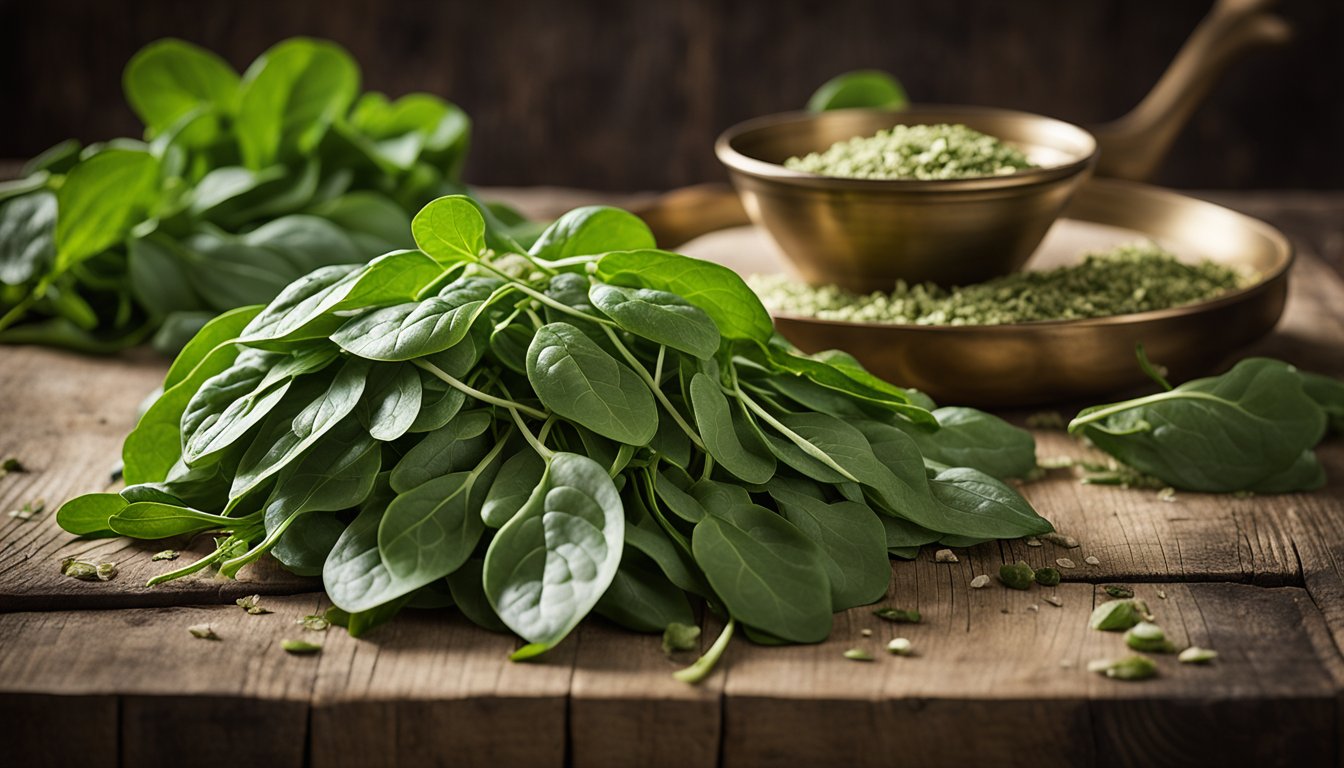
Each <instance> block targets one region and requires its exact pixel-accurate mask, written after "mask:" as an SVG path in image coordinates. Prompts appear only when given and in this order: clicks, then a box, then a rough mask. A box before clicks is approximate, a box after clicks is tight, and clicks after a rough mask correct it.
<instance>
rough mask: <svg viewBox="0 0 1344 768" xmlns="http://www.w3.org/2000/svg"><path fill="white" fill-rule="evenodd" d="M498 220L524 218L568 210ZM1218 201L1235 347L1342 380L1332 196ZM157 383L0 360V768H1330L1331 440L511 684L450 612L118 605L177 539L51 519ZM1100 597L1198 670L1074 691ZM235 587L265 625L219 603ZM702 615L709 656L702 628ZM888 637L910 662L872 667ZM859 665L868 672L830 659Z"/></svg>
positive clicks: (535, 204) (1338, 627) (595, 650)
mask: <svg viewBox="0 0 1344 768" xmlns="http://www.w3.org/2000/svg"><path fill="white" fill-rule="evenodd" d="M519 197H520V198H523V199H524V200H525V204H526V205H527V206H528V207H529V208H530V210H532V211H533V212H534V213H545V212H551V213H553V212H554V211H555V210H557V209H561V208H564V207H567V204H568V203H569V202H571V201H573V200H577V199H581V198H579V197H578V196H569V195H566V194H564V193H557V192H553V191H551V192H543V193H540V194H533V195H532V196H531V197H529V196H528V195H526V194H521V195H519ZM583 199H584V201H585V202H588V201H590V200H592V199H594V198H591V197H589V198H583ZM1223 202H1230V203H1232V204H1233V205H1234V206H1235V207H1241V208H1243V209H1247V208H1249V209H1253V210H1251V212H1252V213H1259V214H1260V215H1266V216H1267V217H1268V218H1271V219H1272V220H1280V221H1288V222H1292V223H1293V226H1290V227H1288V231H1289V234H1290V235H1292V236H1293V238H1294V241H1295V243H1296V244H1297V246H1298V248H1299V252H1300V254H1301V260H1300V261H1299V263H1298V266H1297V268H1296V272H1295V279H1294V280H1293V281H1292V289H1291V290H1292V294H1291V298H1290V301H1289V309H1288V313H1287V315H1286V316H1285V318H1284V321H1283V323H1282V324H1281V326H1280V328H1279V329H1278V331H1277V332H1276V333H1275V334H1274V335H1273V336H1272V337H1271V338H1269V339H1267V340H1265V341H1264V342H1263V343H1261V344H1260V345H1258V346H1257V348H1256V349H1255V350H1254V352H1255V353H1257V354H1270V355H1275V356H1282V357H1285V358H1287V359H1290V360H1292V361H1293V362H1296V363H1299V364H1301V365H1303V366H1306V367H1309V368H1312V369H1315V370H1322V371H1324V372H1327V373H1332V374H1334V375H1341V374H1344V354H1341V353H1342V352H1344V322H1342V320H1341V310H1340V307H1344V281H1342V280H1341V278H1340V276H1339V272H1338V271H1337V270H1339V269H1340V267H1341V265H1342V264H1344V230H1342V229H1341V225H1340V223H1339V222H1341V221H1344V218H1340V217H1338V216H1337V215H1336V214H1339V213H1344V198H1340V197H1336V198H1320V199H1318V198H1314V197H1313V198H1304V199H1301V200H1299V199H1296V198H1290V199H1288V200H1287V201H1286V202H1284V203H1283V205H1282V206H1281V207H1279V208H1275V207H1274V206H1273V204H1272V201H1269V200H1268V198H1264V197H1256V196H1245V197H1235V198H1229V199H1227V200H1224V201H1223ZM1256 206H1260V208H1259V209H1258V210H1255V208H1256ZM1267 211H1268V213H1266V212H1267ZM1276 216H1278V217H1281V218H1280V219H1275V217H1276ZM1295 227H1296V229H1295ZM165 368H166V365H165V363H164V362H163V361H161V360H157V359H155V358H154V357H152V356H150V355H148V354H143V353H139V354H131V355H127V356H122V357H120V358H114V359H95V358H87V357H80V356H75V355H68V354H63V353H58V352H52V351H47V350H38V349H19V348H0V455H3V456H9V455H16V456H19V457H20V458H21V459H22V460H23V461H24V463H25V464H26V465H28V467H29V468H30V470H31V471H29V472H27V473H22V474H9V475H6V476H4V477H0V513H3V512H5V511H8V510H10V509H14V508H17V507H18V506H19V505H21V504H23V503H24V502H26V501H29V500H31V499H33V498H36V497H39V496H41V497H45V499H46V500H47V502H48V503H47V511H46V513H45V514H44V515H41V516H38V517H36V518H34V519H33V520H29V521H21V520H18V519H17V518H12V517H10V516H8V515H4V514H0V718H4V722H7V723H10V724H14V725H16V726H17V727H15V728H14V729H13V733H14V736H12V737H11V738H10V739H9V740H8V742H9V743H8V745H7V752H6V759H5V760H4V761H2V762H3V763H4V764H13V765H70V764H74V763H78V764H80V765H85V766H104V765H106V766H115V765H122V766H140V765H146V766H148V765H162V764H165V763H170V762H171V763H180V762H191V763H193V764H197V765H202V766H209V765H216V764H219V765H225V764H229V765H237V764H240V761H242V764H258V765H267V766H270V765H276V766H296V767H297V766H305V765H306V766H362V765H375V764H385V765H404V766H419V765H449V764H451V765H490V766H510V765H540V766H623V765H641V766H650V767H652V766H661V765H676V766H714V765H722V766H765V765H829V764H847V765H854V766H867V765H874V766H876V765H892V764H896V763H901V762H904V761H906V760H908V759H918V760H919V761H920V762H925V763H931V764H951V763H961V764H971V765H999V764H1011V763H1018V762H1022V761H1024V760H1027V761H1030V762H1032V763H1035V764H1055V765H1097V766H1112V765H1114V766H1148V765H1199V764H1223V765H1243V764H1256V765H1288V764H1293V765H1312V766H1314V765H1340V764H1344V763H1342V762H1341V760H1342V759H1344V748H1342V747H1341V741H1340V733H1341V723H1344V703H1342V702H1344V655H1341V648H1344V442H1341V441H1339V440H1335V441H1334V442H1332V443H1328V444H1326V445H1325V446H1323V448H1322V453H1321V455H1322V461H1323V463H1324V464H1325V466H1326V470H1327V473H1328V475H1329V477H1330V485H1329V486H1327V488H1325V489H1323V490H1321V491H1318V492H1315V493H1310V494H1294V495H1286V496H1272V497H1271V496H1266V497H1251V498H1234V497H1229V496H1209V495H1202V494H1186V493H1178V494H1177V495H1176V498H1175V500H1173V501H1164V500H1161V499H1159V498H1158V496H1157V494H1156V492H1155V491H1153V490H1142V489H1121V488H1113V487H1104V486H1087V485H1082V484H1080V483H1079V482H1078V480H1077V478H1076V477H1074V476H1073V475H1072V473H1071V472H1070V471H1068V470H1056V471H1052V472H1050V473H1049V474H1048V475H1047V476H1046V477H1045V478H1044V479H1042V480H1039V481H1036V482H1032V483H1028V484H1026V485H1025V486H1023V491H1024V493H1025V494H1027V495H1028V497H1029V498H1030V499H1031V501H1032V503H1033V504H1035V505H1036V506H1037V508H1038V509H1040V510H1041V511H1042V512H1043V514H1045V515H1046V516H1047V517H1049V518H1050V519H1052V520H1053V521H1054V522H1055V523H1056V525H1057V527H1058V528H1059V529H1060V530H1061V531H1063V532H1065V533H1068V534H1070V535H1072V536H1075V537H1076V538H1077V539H1078V540H1079V542H1080V546H1079V547H1078V548H1076V549H1064V548H1061V547H1058V546H1056V545H1053V544H1050V543H1045V544H1044V545H1043V546H1041V547H1030V546H1027V545H1026V544H1025V543H1024V542H1021V541H1014V542H1005V543H1002V544H987V545H981V546H979V547H973V548H969V549H965V550H958V555H959V558H960V560H959V562H957V563H954V564H947V563H936V562H934V561H933V557H932V552H931V551H925V552H923V553H921V555H920V557H919V558H918V559H917V560H915V561H910V562H895V563H893V569H892V570H893V580H892V584H891V587H890V590H889V592H888V595H887V597H886V599H885V600H884V601H883V602H882V604H883V605H894V606H897V607H902V608H917V609H919V610H920V612H921V613H922V615H923V621H922V623H920V624H918V625H906V624H901V625H898V624H891V623H888V622H884V621H882V620H880V619H878V618H876V617H875V616H874V615H873V614H872V609H871V607H869V608H857V609H854V610H851V611H848V612H845V613H842V614H838V615H837V616H836V618H835V627H834V631H833V633H832V635H831V637H830V638H829V639H828V640H827V641H826V642H824V643H821V644H818V645H812V646H790V647H780V648H769V647H762V646H755V645H752V644H750V643H748V642H745V641H743V640H741V639H738V640H735V641H734V643H733V644H732V646H731V647H730V648H729V651H728V653H727V654H726V656H725V657H724V659H723V661H722V663H721V664H720V666H719V668H718V669H717V670H716V671H715V672H714V673H713V674H712V675H711V676H710V677H709V678H708V679H707V680H706V681H705V682H704V683H702V684H701V685H699V686H695V687H691V686H685V685H682V684H680V683H677V682H675V681H674V680H672V679H671V677H670V673H671V672H672V671H673V670H675V669H677V668H678V666H680V665H683V664H685V663H688V662H689V661H690V660H692V659H693V657H694V656H695V654H693V653H692V654H684V655H679V656H677V657H676V658H668V657H667V656H665V655H664V654H663V652H662V650H661V648H660V646H659V639H658V638H657V637H656V636H648V635H637V634H632V633H630V632H626V631H624V630H621V629H618V628H615V627H614V626H612V625H610V624H608V623H606V622H603V621H601V620H593V621H589V622H587V623H585V624H584V625H583V626H581V627H580V628H579V630H578V631H577V632H576V633H575V634H574V635H573V636H572V637H571V638H570V639H568V640H566V641H565V642H564V643H563V644H562V645H561V646H560V647H558V648H557V649H556V650H555V651H553V652H552V653H551V654H548V655H547V656H546V657H545V658H544V659H543V660H541V661H540V662H535V663H512V662H509V661H508V660H507V656H508V653H509V652H510V651H512V650H513V649H514V648H516V647H517V646H518V644H519V643H518V641H517V640H516V639H515V638H513V637H511V636H508V635H499V634H492V633H489V632H485V631H483V630H480V629H477V628H475V627H473V626H471V625H470V624H469V623H468V622H466V620H465V619H464V618H462V617H461V616H460V615H459V614H457V613H456V612H454V611H408V612H405V613H404V614H403V615H402V616H400V617H398V619H397V620H396V621H395V622H393V623H391V624H389V625H387V626H384V627H380V628H378V629H377V630H375V631H373V632H371V633H369V634H368V635H367V636H365V637H363V638H360V639H355V638H350V637H349V636H347V635H346V634H345V633H344V632H343V631H341V630H339V629H335V628H333V629H332V630H331V631H328V632H326V633H325V634H322V635H320V636H319V635H315V634H314V633H311V632H305V631H304V630H303V629H302V628H301V627H300V626H299V625H298V624H296V623H295V621H296V620H298V619H300V618H301V617H302V616H304V615H306V614H310V613H314V612H319V611H321V610H322V609H323V608H324V607H325V605H326V603H325V600H324V598H323V597H322V596H321V595H320V593H318V592H315V591H314V590H315V589H317V588H319V585H316V584H315V582H313V581H312V580H305V579H296V578H294V577H289V576H286V575H285V574H283V573H282V572H280V571H279V570H278V569H270V570H266V571H262V570H261V569H258V570H255V571H253V572H245V576H246V579H247V580H245V581H241V582H237V583H235V582H227V581H221V580H218V579H216V578H214V577H211V576H202V577H197V578H193V579H187V580H183V581H179V582H175V583H172V584H168V585H164V586H160V587H156V588H154V589H148V588H145V587H143V582H144V579H145V578H147V576H148V575H150V574H152V573H156V572H159V571H160V570H161V569H166V568H169V567H172V566H171V565H170V564H168V563H163V562H151V561H150V560H149V556H150V555H151V554H152V553H153V552H156V551H158V550H159V549H162V548H165V547H168V546H173V547H174V548H184V547H187V546H189V545H188V544H184V543H182V542H174V543H171V544H168V543H165V544H159V543H154V542H149V543H142V544H130V543H127V542H122V541H119V540H102V541H92V542H90V541H72V540H71V538H70V537H69V536H67V535H65V534H63V533H62V532H60V530H59V529H58V528H57V527H56V526H55V523H54V519H53V517H52V515H53V514H54V510H55V508H56V506H57V505H58V504H59V503H60V502H61V501H63V500H64V499H65V498H68V497H70V496H72V495H75V494H78V493H83V492H88V491H93V490H100V489H104V488H108V487H109V486H111V485H112V484H111V481H110V480H109V477H108V472H109V470H110V468H111V466H112V465H113V464H114V463H115V461H116V459H117V456H118V453H119V447H120V440H121V438H122V436H123V435H124V433H125V432H126V430H128V429H129V428H130V426H131V425H132V424H133V422H134V418H135V407H136V405H137V403H138V402H139V401H140V400H141V399H142V398H143V396H144V395H145V394H146V393H148V392H149V391H150V390H152V389H153V387H154V386H155V385H156V384H157V383H158V381H159V380H160V379H161V377H162V374H163V372H164V370H165ZM1061 410H1062V411H1063V412H1064V413H1065V414H1066V415H1067V413H1068V409H1067V408H1061ZM1007 415H1008V416H1009V417H1010V418H1012V419H1015V420H1019V421H1021V420H1023V419H1025V417H1026V416H1027V415H1028V414H1026V413H1013V414H1007ZM1036 436H1037V440H1038V455H1040V456H1042V457H1048V456H1059V455H1069V456H1074V457H1081V456H1084V455H1086V452H1087V449H1086V448H1084V447H1082V446H1080V445H1079V444H1077V443H1076V442H1074V441H1072V440H1071V439H1069V438H1068V437H1067V436H1065V435H1064V434H1063V433H1061V432H1056V431H1039V430H1038V431H1037V432H1036ZM76 552H85V553H87V555H86V556H88V557H94V558H100V559H101V558H106V559H109V560H115V561H116V562H118V564H119V568H120V574H119V575H118V577H117V578H116V579H115V580H113V581H111V582H107V583H88V582H79V581H74V580H71V579H68V578H65V577H62V576H60V575H59V572H58V568H59V563H60V560H61V558H62V557H64V556H66V555H68V554H72V553H76ZM1089 555H1095V556H1096V557H1097V558H1098V561H1099V562H1098V564H1097V565H1095V566H1089V565H1087V564H1086V563H1085V561H1084V558H1085V557H1087V556H1089ZM186 556H187V555H186V554H184V557H186ZM1060 557H1068V558H1071V559H1072V560H1074V561H1075V563H1077V566H1078V567H1076V568H1073V569H1065V570H1064V571H1063V575H1064V578H1065V580H1066V583H1064V584H1062V585H1061V586H1059V587H1057V588H1053V589H1044V588H1036V589H1033V590H1031V591H1028V592H1015V591H1011V590H1007V589H1004V588H1002V587H1001V586H1000V585H998V584H997V583H991V584H990V585H989V586H988V587H986V588H984V589H979V590H975V589H971V588H969V586H968V585H969V582H970V581H971V579H972V578H973V577H974V576H976V575H979V574H993V573H995V572H996V571H997V569H998V566H999V565H1000V564H1001V563H1003V562H1006V561H1012V560H1016V559H1018V558H1021V559H1026V560H1027V561H1028V562H1031V563H1032V564H1033V565H1044V564H1047V563H1050V562H1053V561H1054V560H1056V559H1057V558H1060ZM180 563H181V561H179V564H180ZM1117 582H1118V583H1124V584H1128V585H1130V586H1132V587H1133V588H1134V589H1135V590H1136V591H1137V592H1138V594H1139V596H1141V597H1144V598H1146V599H1147V600H1148V602H1149V604H1150V606H1151V607H1152V609H1153V611H1154V612H1155V613H1156V615H1157V618H1158V621H1159V622H1160V623H1161V624H1162V625H1163V627H1164V628H1165V629H1166V630H1167V631H1168V633H1169V634H1170V635H1171V636H1172V638H1173V640H1175V641H1176V643H1177V644H1178V645H1184V644H1186V643H1194V644H1198V645H1201V646H1206V647H1212V648H1215V649H1217V650H1218V651H1219V653H1220V656H1219V659H1218V660H1217V661H1216V662H1214V663H1213V664H1211V665H1209V666H1207V667H1192V666H1187V665H1180V664H1178V663H1176V661H1175V659H1174V658H1172V657H1169V656H1162V657H1158V658H1157V662H1158V665H1159V668H1160V675H1159V677H1158V678H1156V679H1153V680H1148V681H1142V682H1132V683H1127V682H1121V681H1115V680H1107V679H1104V678H1101V677H1099V676H1097V675H1094V674H1089V673H1088V672H1087V671H1086V669H1085V668H1086V665H1087V662H1088V661H1090V660H1092V659H1096V658H1101V657H1111V656H1116V655H1122V654H1123V653H1125V652H1126V649H1125V648H1124V646H1123V643H1122V641H1121V638H1120V636H1119V635H1118V634H1111V633H1101V632H1096V631H1092V630H1089V629H1088V628H1087V616H1088V613H1089V612H1090V611H1091V610H1092V608H1093V606H1094V604H1095V603H1096V602H1097V601H1098V600H1101V599H1106V598H1105V596H1104V593H1103V592H1102V591H1101V586H1102V585H1105V584H1110V583H1117ZM252 593H263V594H264V595H266V596H265V597H263V604H264V605H265V606H266V607H268V608H270V609H272V610H273V611H274V613H271V614H267V615H261V616H253V615H249V614H247V613H246V612H244V611H243V610H241V609H240V608H238V607H237V606H234V605H232V604H231V603H232V602H233V600H234V598H236V597H238V596H241V595H246V594H252ZM1163 595H1165V597H1163ZM1047 596H1050V597H1055V598H1057V599H1058V601H1059V602H1060V603H1061V605H1059V606H1056V605H1054V604H1053V603H1051V602H1048V601H1046V600H1045V598H1046V597H1047ZM93 608H99V609H104V610H90V609H93ZM704 622H705V624H704V627H703V634H702V637H701V643H702V647H707V646H708V644H709V643H710V642H712V640H713V638H714V637H715V636H716V635H717V633H718V631H719V629H720V627H719V625H718V624H717V623H716V620H715V619H714V618H713V617H712V616H706V617H705V619H704ZM199 623H209V624H211V625H212V626H213V627H214V628H215V631H216V632H217V633H218V635H219V636H220V638H221V639H220V640H218V641H209V640H200V639H197V638H194V637H192V636H191V635H190V634H189V633H188V632H187V630H186V628H187V627H188V626H191V625H193V624H199ZM865 630H867V631H870V632H871V634H870V635H865V634H864V632H865ZM898 636H900V637H906V638H908V639H910V640H911V641H912V642H913V644H914V648H915V653H914V655H912V656H910V657H904V658H902V657H896V656H891V655H888V654H887V653H885V651H884V647H885V643H886V642H887V641H888V640H889V639H891V638H893V637H898ZM291 637H305V638H313V637H318V638H319V639H320V640H321V642H322V643H323V650H322V652H321V653H320V654H319V655H317V656H293V655H290V654H287V653H285V652H284V651H282V650H281V649H280V647H279V643H280V641H281V640H283V639H286V638H291ZM856 647H857V648H864V649H867V650H869V651H871V652H872V654H873V655H874V656H875V657H876V658H875V660H874V661H872V662H856V661H850V660H847V659H845V658H844V657H843V652H844V651H845V650H847V649H849V648H856Z"/></svg>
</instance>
